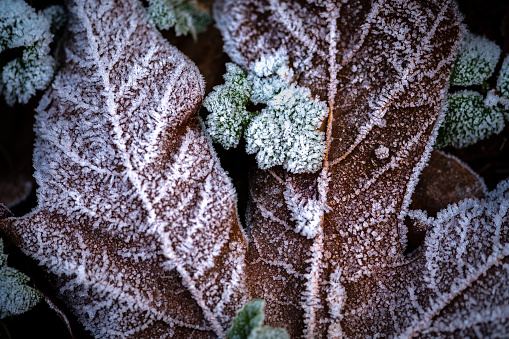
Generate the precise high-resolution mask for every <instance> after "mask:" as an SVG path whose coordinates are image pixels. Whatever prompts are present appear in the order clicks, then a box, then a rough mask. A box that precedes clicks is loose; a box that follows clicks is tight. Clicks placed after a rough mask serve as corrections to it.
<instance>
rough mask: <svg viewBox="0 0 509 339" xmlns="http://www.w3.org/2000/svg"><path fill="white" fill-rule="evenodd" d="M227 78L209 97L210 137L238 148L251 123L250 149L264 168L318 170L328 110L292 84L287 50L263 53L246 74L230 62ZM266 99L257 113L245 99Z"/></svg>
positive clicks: (301, 171)
mask: <svg viewBox="0 0 509 339" xmlns="http://www.w3.org/2000/svg"><path fill="white" fill-rule="evenodd" d="M227 67H228V68H227V73H226V75H225V80H226V83H225V84H224V85H220V86H216V88H215V89H214V91H213V92H212V93H211V94H210V95H209V96H208V97H207V98H206V99H205V102H204V106H205V107H206V108H207V109H208V110H209V111H210V112H211V114H210V115H209V116H208V117H207V122H206V124H207V127H208V131H209V133H210V135H211V137H212V140H214V141H216V142H219V143H221V144H222V145H223V147H225V148H229V147H232V146H233V147H236V146H237V144H238V142H239V139H240V137H241V133H242V130H243V128H244V127H245V126H246V125H247V128H246V132H245V138H246V152H247V153H249V154H255V153H256V160H257V162H258V166H259V167H260V168H263V169H266V168H270V167H273V166H276V165H283V166H284V168H286V169H287V170H289V171H290V172H292V173H304V172H316V171H317V170H319V169H320V168H321V166H322V161H323V159H324V156H325V133H324V132H321V131H320V130H319V128H320V127H321V125H322V123H323V120H324V119H325V117H326V116H327V113H328V109H327V105H326V103H324V102H321V101H319V100H318V99H315V98H313V96H312V95H311V91H310V90H309V89H308V88H305V87H301V86H298V85H296V84H293V83H291V81H292V79H293V70H292V69H291V68H289V67H288V56H287V55H286V51H285V50H283V49H282V50H278V51H276V52H275V53H272V54H264V55H262V56H261V58H259V59H258V60H257V61H256V62H254V63H253V65H252V67H251V68H250V72H249V74H248V75H247V76H246V74H245V73H244V72H243V71H242V70H241V69H240V68H239V67H238V66H236V65H234V64H228V66H227ZM248 100H250V101H252V102H253V103H254V104H265V105H266V107H265V108H264V109H262V110H261V111H260V112H259V114H256V113H250V112H248V111H247V110H246V109H245V105H246V103H247V101H248Z"/></svg>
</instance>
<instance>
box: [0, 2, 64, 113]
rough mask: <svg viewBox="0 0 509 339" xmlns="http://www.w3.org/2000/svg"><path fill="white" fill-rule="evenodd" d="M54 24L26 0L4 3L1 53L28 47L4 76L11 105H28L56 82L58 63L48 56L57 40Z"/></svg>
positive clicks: (2, 83)
mask: <svg viewBox="0 0 509 339" xmlns="http://www.w3.org/2000/svg"><path fill="white" fill-rule="evenodd" d="M50 24H51V21H50V20H49V19H48V18H47V17H46V16H45V15H44V14H43V13H36V11H35V10H34V9H33V8H32V7H30V6H29V5H27V4H26V3H25V2H24V1H23V0H13V1H11V0H1V1H0V52H3V51H4V50H6V49H11V48H18V47H26V48H25V49H24V51H23V55H22V57H20V58H16V59H14V60H11V61H10V62H8V63H7V65H5V66H4V68H3V70H2V73H1V80H0V90H1V92H2V93H3V95H4V97H5V101H6V102H7V104H8V105H10V106H12V105H14V103H15V102H19V103H27V102H28V100H29V99H30V98H31V97H32V96H33V95H34V94H35V92H36V91H37V90H41V89H44V88H46V87H47V86H48V84H49V83H50V82H51V80H52V79H53V74H54V72H55V67H56V65H55V60H54V59H53V57H52V56H50V55H48V54H49V52H50V48H49V44H50V43H51V40H52V38H53V36H52V34H51V33H50V29H51V26H50Z"/></svg>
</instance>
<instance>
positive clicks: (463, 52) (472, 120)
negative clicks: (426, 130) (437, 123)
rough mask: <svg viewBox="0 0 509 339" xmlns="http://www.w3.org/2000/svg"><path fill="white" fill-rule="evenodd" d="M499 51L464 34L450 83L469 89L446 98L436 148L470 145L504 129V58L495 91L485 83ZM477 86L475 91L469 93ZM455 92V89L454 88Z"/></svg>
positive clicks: (507, 71)
mask: <svg viewBox="0 0 509 339" xmlns="http://www.w3.org/2000/svg"><path fill="white" fill-rule="evenodd" d="M500 54H501V50H500V48H499V47H498V46H497V45H496V44H495V43H494V42H492V41H490V40H488V39H486V38H483V37H480V36H476V35H474V34H472V33H470V32H466V33H465V35H464V37H463V39H462V42H461V44H460V48H459V51H458V55H457V57H456V61H455V63H454V67H453V70H452V73H451V78H450V83H451V85H453V86H462V87H463V88H466V87H468V88H469V89H463V90H459V91H457V92H453V93H450V94H449V95H448V96H447V101H446V105H445V106H444V107H445V108H444V113H445V117H444V122H443V124H442V126H441V127H440V130H439V132H438V137H437V141H436V143H435V148H441V147H445V146H454V147H457V148H462V147H466V146H469V145H472V144H474V143H476V142H478V141H480V140H482V139H485V138H486V137H488V136H490V135H492V134H494V133H500V132H501V131H502V129H503V128H504V114H505V116H506V117H508V113H507V112H508V111H509V100H508V99H509V61H508V58H506V59H505V60H504V62H503V64H502V68H501V71H500V73H499V76H498V82H497V86H496V89H489V88H488V83H487V80H488V79H489V78H490V77H491V76H492V75H493V73H494V71H495V68H496V65H497V63H498V60H499V58H500ZM472 86H474V88H475V86H477V90H472V89H470V88H472ZM455 88H457V87H455Z"/></svg>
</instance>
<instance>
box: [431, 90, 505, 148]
mask: <svg viewBox="0 0 509 339" xmlns="http://www.w3.org/2000/svg"><path fill="white" fill-rule="evenodd" d="M503 127H504V118H503V115H502V112H501V110H500V108H498V107H496V106H488V105H486V104H485V103H484V99H483V96H482V95H481V94H479V93H477V92H474V91H461V92H457V93H454V94H450V95H449V96H448V97H447V106H446V110H445V118H444V122H443V124H442V126H441V127H440V130H439V131H438V138H437V141H436V144H435V148H441V147H445V146H448V145H452V146H454V147H457V148H462V147H466V146H468V145H471V144H474V143H476V142H477V141H479V140H482V139H484V138H486V137H488V136H490V135H491V134H493V133H500V131H502V128H503Z"/></svg>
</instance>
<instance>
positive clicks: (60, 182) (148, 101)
mask: <svg viewBox="0 0 509 339" xmlns="http://www.w3.org/2000/svg"><path fill="white" fill-rule="evenodd" d="M68 13H69V24H68V26H67V27H68V29H69V31H68V32H67V34H66V35H67V36H68V39H67V40H66V41H65V43H64V46H63V47H64V50H65V61H64V64H63V65H62V69H61V70H60V71H59V73H58V74H57V76H56V78H55V81H54V82H53V85H52V87H51V88H50V89H49V90H48V91H47V93H46V94H45V96H44V97H43V99H42V100H41V102H40V105H39V107H38V109H37V115H36V122H35V134H36V141H35V151H34V168H35V179H36V180H37V184H38V186H39V188H38V190H37V198H38V204H39V205H38V206H37V207H36V208H35V209H34V210H33V211H32V212H31V213H30V214H28V215H25V216H23V217H20V218H9V219H4V220H1V221H0V230H1V231H2V232H4V233H5V234H7V235H8V236H9V237H10V238H11V239H12V241H13V242H14V243H15V244H16V245H18V246H19V247H20V248H21V249H22V250H23V251H24V252H25V253H26V254H28V255H30V256H31V257H32V258H34V259H36V260H38V261H39V263H40V264H41V265H42V267H43V268H44V269H45V270H46V271H47V272H48V275H49V277H50V282H51V283H52V284H53V287H54V288H55V290H56V291H57V294H58V296H59V297H60V298H61V299H62V300H63V302H65V304H66V305H67V306H68V307H69V309H70V310H72V312H73V313H74V314H75V315H76V316H77V318H78V320H79V321H80V322H82V323H83V325H84V327H85V328H86V329H87V330H89V331H90V332H91V333H92V335H93V336H95V337H101V338H117V337H137V338H163V337H172V336H173V337H177V338H209V337H216V336H218V337H224V336H225V335H226V329H227V328H228V327H229V326H230V325H231V319H232V318H233V317H234V315H235V311H236V310H237V309H238V308H239V305H242V304H245V303H246V301H247V300H249V297H248V296H247V291H246V289H245V288H244V273H243V272H244V253H245V251H246V244H245V238H244V234H243V232H242V230H241V228H240V226H239V224H238V221H237V211H236V206H235V205H236V194H235V191H234V189H233V187H232V184H231V182H230V180H229V179H228V177H227V175H226V173H225V172H224V171H223V170H222V169H221V168H220V166H219V161H218V159H217V157H216V155H215V153H214V151H213V149H212V145H211V143H210V139H209V138H208V137H207V136H206V135H205V134H204V132H203V124H202V123H201V121H200V119H199V118H198V116H197V111H198V109H199V107H200V105H201V101H202V98H203V92H204V83H203V79H202V77H201V75H200V73H199V71H198V69H197V68H196V66H195V65H194V64H193V63H192V62H191V61H190V60H189V59H188V58H187V57H185V56H184V55H183V54H181V53H180V52H179V51H178V50H177V49H176V48H174V47H172V46H170V45H169V44H168V43H167V41H166V40H165V39H163V38H162V36H161V35H160V33H159V32H158V31H157V30H156V29H155V28H154V27H153V25H151V24H150V23H149V22H148V20H147V16H146V13H145V9H144V8H143V7H142V5H141V4H140V3H137V2H133V1H129V0H123V1H115V2H110V1H106V2H105V1H89V0H87V1H85V0H82V1H81V0H80V1H75V2H73V3H70V4H69V9H68Z"/></svg>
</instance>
